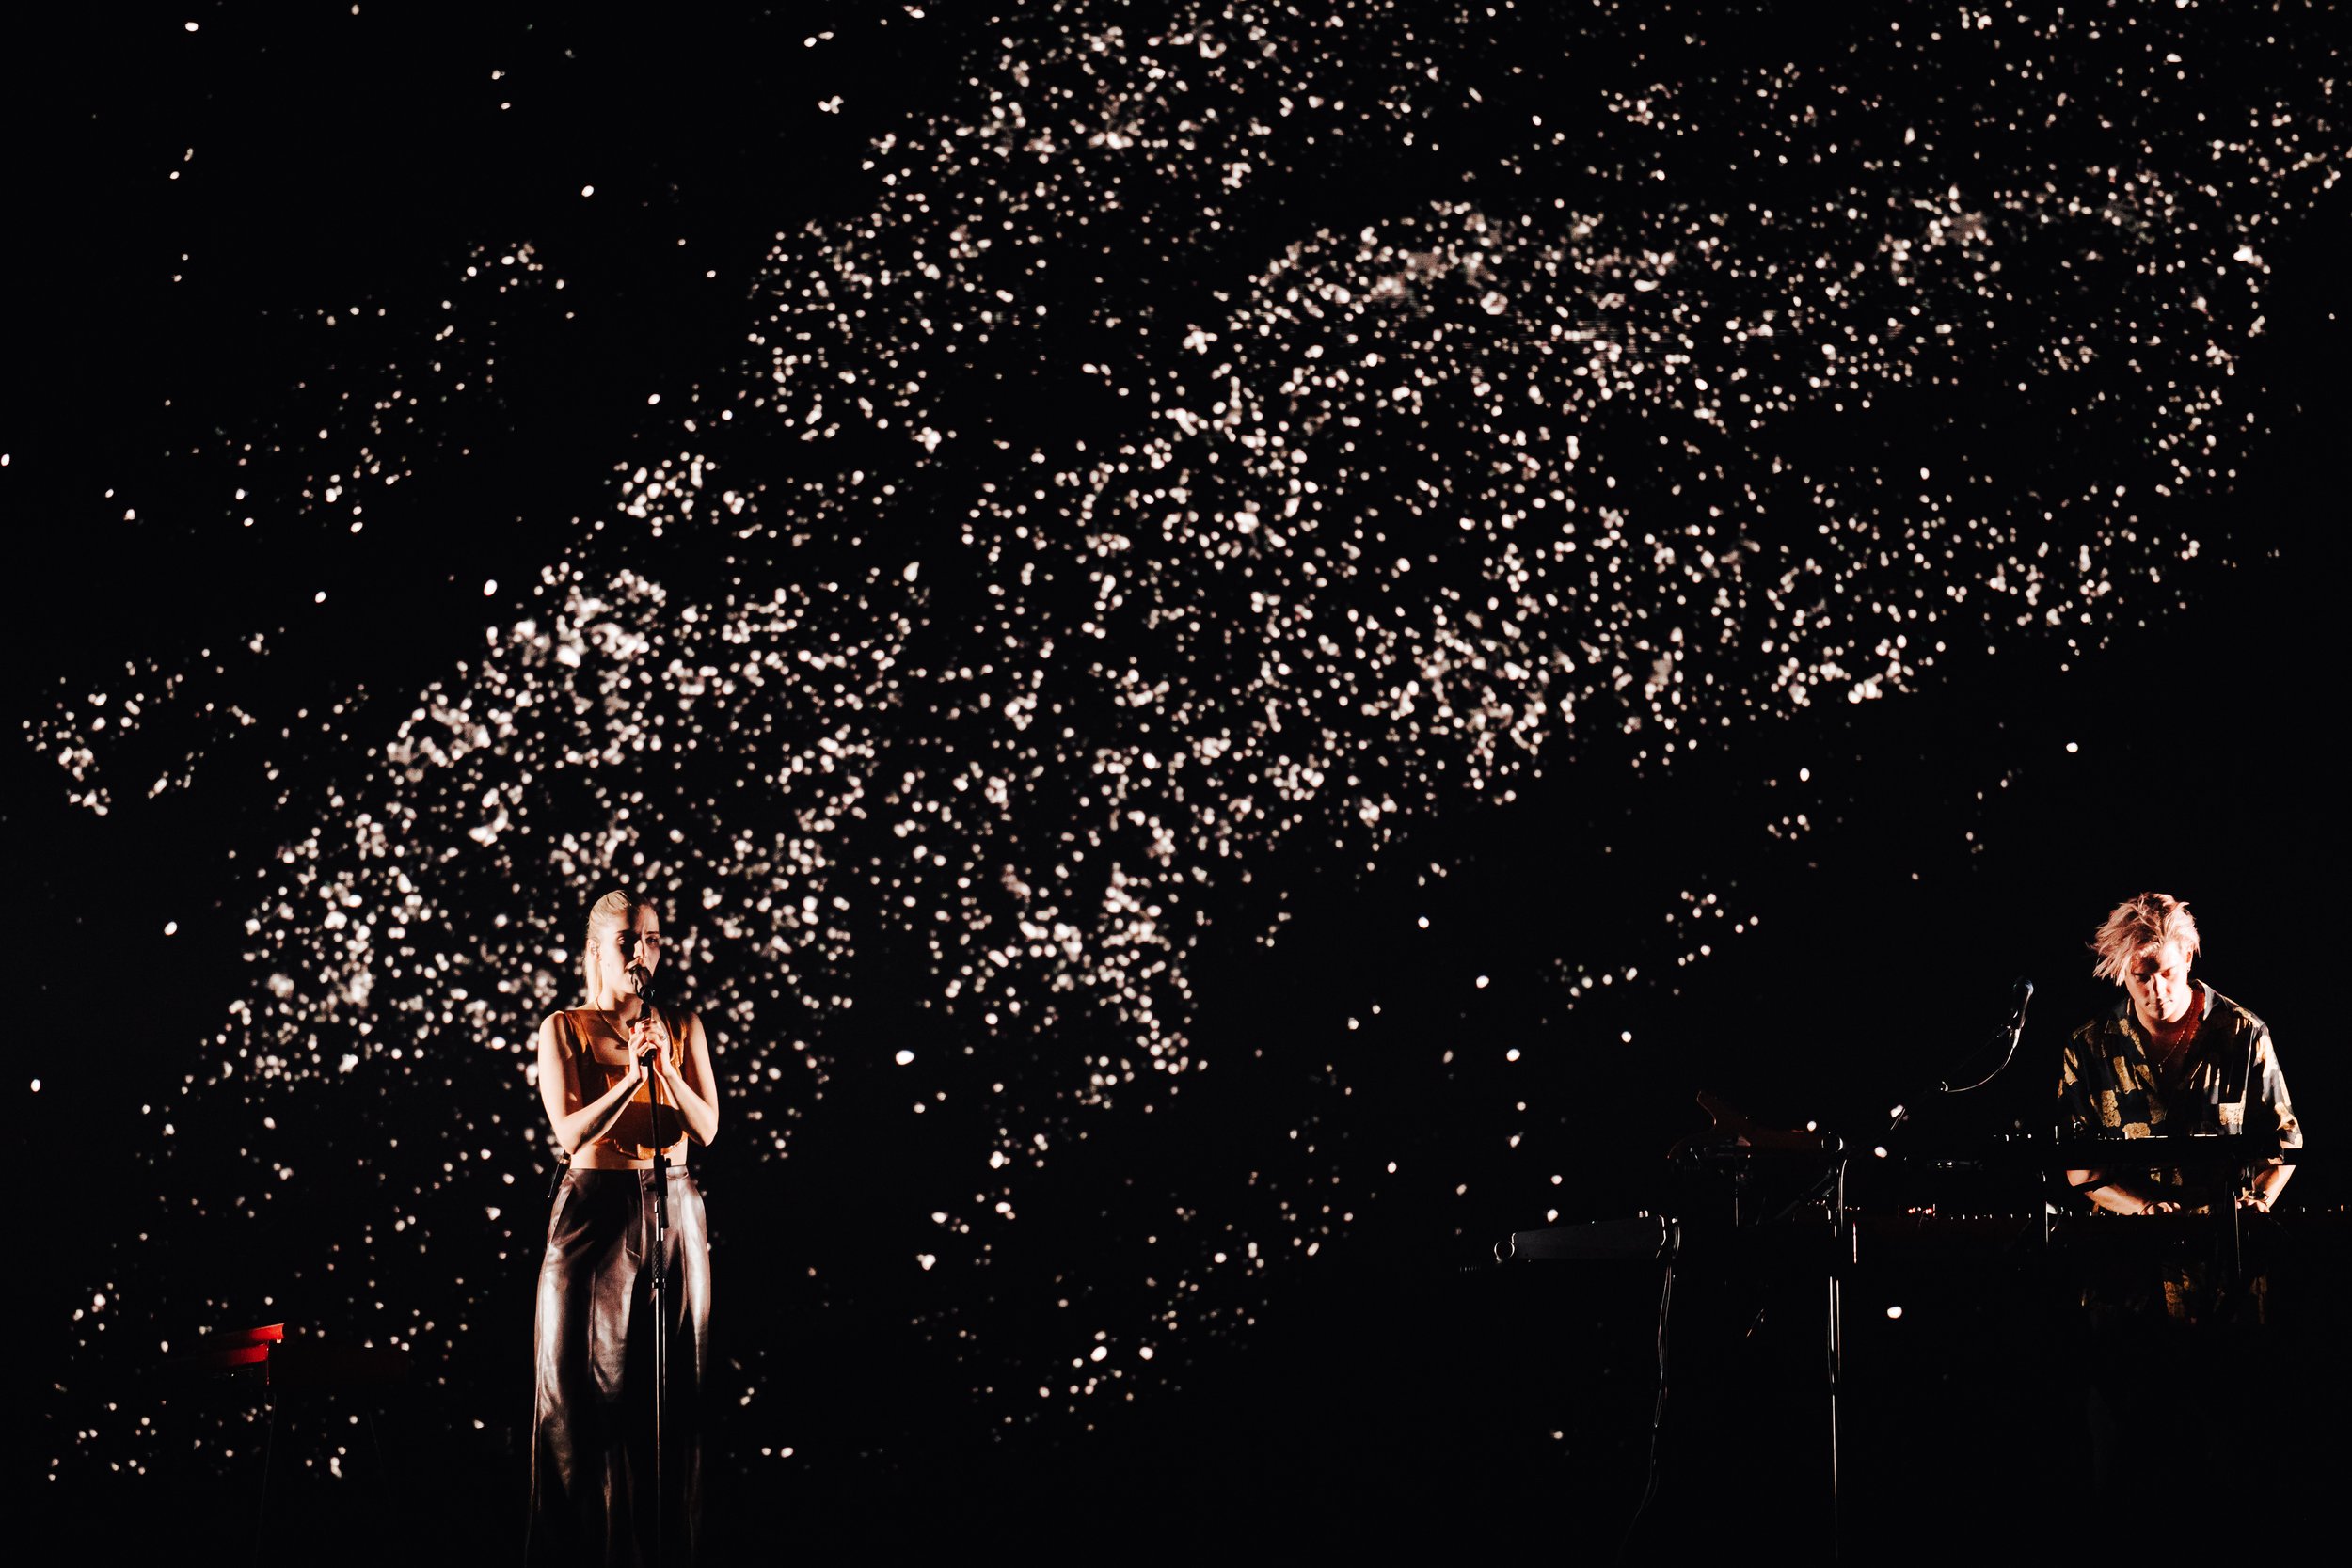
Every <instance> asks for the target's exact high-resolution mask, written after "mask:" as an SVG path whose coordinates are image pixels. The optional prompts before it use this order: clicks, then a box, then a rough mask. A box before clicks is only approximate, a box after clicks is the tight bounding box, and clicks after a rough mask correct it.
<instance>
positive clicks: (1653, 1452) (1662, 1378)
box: [1616, 1227, 1682, 1562]
mask: <svg viewBox="0 0 2352 1568" xmlns="http://www.w3.org/2000/svg"><path fill="white" fill-rule="evenodd" d="M1681 1247H1682V1233H1681V1229H1680V1227H1677V1228H1676V1231H1675V1235H1674V1239H1673V1240H1672V1241H1670V1242H1668V1243H1666V1277H1665V1280H1664V1281H1663V1282H1662V1283H1661V1285H1660V1286H1659V1288H1658V1402H1657V1404H1656V1405H1655V1406H1654V1407H1653V1408H1652V1409H1651V1411H1650V1418H1649V1475H1648V1478H1647V1479H1646V1480H1645V1482H1644V1484H1643V1486H1642V1500H1641V1501H1640V1502H1639V1503H1636V1504H1635V1505H1634V1508H1633V1517H1632V1518H1631V1519H1629V1520H1628V1521H1626V1527H1625V1534H1624V1536H1623V1537H1621V1538H1620V1539H1619V1540H1618V1542H1617V1555H1616V1560H1617V1561H1619V1562H1623V1561H1624V1560H1625V1553H1626V1548H1627V1547H1628V1546H1630V1545H1631V1544H1633V1532H1634V1531H1635V1530H1637V1529H1639V1528H1641V1527H1642V1517H1643V1515H1644V1514H1646V1513H1648V1512H1649V1505H1650V1502H1651V1499H1653V1498H1655V1497H1657V1496H1658V1438H1659V1434H1660V1433H1661V1432H1663V1431H1664V1430H1665V1427H1666V1390H1667V1383H1666V1324H1667V1321H1668V1319H1669V1318H1670V1317H1671V1315H1672V1313H1673V1310H1674V1299H1675V1254H1676V1253H1677V1252H1678V1251H1680V1250H1681Z"/></svg>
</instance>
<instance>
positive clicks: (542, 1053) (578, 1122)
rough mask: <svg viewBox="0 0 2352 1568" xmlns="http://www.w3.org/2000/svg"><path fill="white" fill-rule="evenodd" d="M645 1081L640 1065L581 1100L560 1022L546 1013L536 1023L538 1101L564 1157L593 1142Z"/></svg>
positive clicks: (576, 1071)
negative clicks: (544, 1018)
mask: <svg viewBox="0 0 2352 1568" xmlns="http://www.w3.org/2000/svg"><path fill="white" fill-rule="evenodd" d="M644 1081H645V1070H644V1067H643V1066H642V1065H640V1066H632V1067H631V1068H630V1069H628V1071H627V1072H624V1073H623V1074H621V1078H620V1082H618V1083H616V1084H614V1085H612V1087H611V1088H609V1089H607V1090H605V1091H604V1093H602V1094H600V1095H598V1096H597V1097H596V1099H594V1100H591V1101H586V1102H585V1103H582V1101H581V1099H580V1095H581V1089H580V1069H579V1068H578V1066H577V1065H576V1064H575V1062H574V1060H573V1057H572V1053H571V1052H570V1051H569V1050H568V1049H567V1048H566V1046H565V1043H564V1025H563V1023H562V1022H560V1020H559V1019H558V1018H556V1017H553V1016H550V1017H549V1018H548V1020H547V1021H546V1022H543V1023H541V1024H540V1025H539V1103H540V1105H541V1106H542V1107H543V1108H544V1109H545V1110H546V1111H547V1113H548V1126H549V1127H551V1128H553V1129H554V1130H555V1141H556V1143H557V1144H558V1145H559V1146H560V1147H561V1148H563V1150H564V1156H565V1158H567V1159H568V1158H569V1157H571V1156H572V1155H575V1154H577V1153H579V1152H580V1149H581V1148H583V1147H585V1146H586V1145H589V1144H592V1143H595V1142H596V1140H597V1139H598V1138H601V1137H603V1136H604V1135H605V1134H606V1133H607V1132H611V1131H612V1124H613V1123H614V1122H616V1121H618V1120H620V1119H621V1112H622V1110H623V1109H624V1108H625V1107H626V1106H627V1105H628V1100H629V1096H631V1095H633V1094H635V1093H636V1092H637V1085H640V1084H642V1083H644Z"/></svg>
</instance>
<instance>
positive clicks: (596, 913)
mask: <svg viewBox="0 0 2352 1568" xmlns="http://www.w3.org/2000/svg"><path fill="white" fill-rule="evenodd" d="M644 907H645V901H644V899H642V898H640V897H638V896H637V895H635V894H633V893H631V892H629V891H628V889H627V888H617V887H616V888H614V889H613V890H612V892H611V893H608V894H606V895H604V896H603V897H601V898H599V899H597V900H596V902H595V903H593V904H591V905H589V906H588V936H587V940H586V941H585V942H582V943H581V944H580V982H581V984H583V985H585V986H586V987H587V988H588V1003H587V1005H588V1006H591V1007H593V1006H596V943H597V942H599V941H600V940H601V939H602V937H603V934H604V933H605V932H607V931H613V930H618V929H620V928H621V927H625V926H628V924H630V923H631V922H632V921H634V920H635V919H636V918H637V911H639V910H642V909H644Z"/></svg>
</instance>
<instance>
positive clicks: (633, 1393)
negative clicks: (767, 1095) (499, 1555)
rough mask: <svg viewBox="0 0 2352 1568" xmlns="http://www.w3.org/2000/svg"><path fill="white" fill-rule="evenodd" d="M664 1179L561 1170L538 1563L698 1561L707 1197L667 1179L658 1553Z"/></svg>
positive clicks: (681, 1176) (553, 1214)
mask: <svg viewBox="0 0 2352 1568" xmlns="http://www.w3.org/2000/svg"><path fill="white" fill-rule="evenodd" d="M660 1176H661V1172H660V1171H659V1170H583V1169H579V1168H574V1169H572V1170H569V1171H567V1172H565V1173H564V1179H563V1180H562V1181H561V1182H560V1183H559V1184H558V1186H557V1188H556V1194H555V1202H554V1206H553V1208H552V1209H551V1210H550V1212H548V1245H547V1252H546V1254H545V1255H544V1256H543V1257H542V1259H541V1260H540V1263H539V1299H538V1311H537V1319H536V1323H535V1332H534V1338H535V1339H536V1348H537V1360H538V1399H537V1403H536V1407H535V1409H534V1410H533V1413H532V1454H531V1533H530V1538H529V1543H528V1550H527V1552H526V1556H527V1558H528V1560H530V1561H531V1562H533V1563H542V1562H546V1563H553V1562H561V1563H565V1564H568V1565H571V1568H596V1565H598V1564H603V1565H608V1568H624V1565H627V1568H639V1565H652V1564H662V1565H672V1564H679V1563H689V1562H691V1561H692V1560H694V1551H695V1547H696V1544H697V1538H698V1536H699V1535H700V1533H701V1522H702V1432H701V1427H702V1422H701V1412H702V1395H703V1390H704V1387H705V1377H706V1374H707V1370H708V1366H707V1364H708V1359H709V1344H710V1245H709V1238H708V1232H707V1228H706V1221H705V1216H704V1212H703V1198H702V1193H701V1191H700V1190H699V1189H698V1188H697V1187H696V1186H695V1185H694V1179H693V1178H692V1177H691V1176H690V1175H688V1174H687V1171H686V1168H685V1167H684V1166H682V1165H674V1166H672V1167H670V1170H669V1195H668V1203H669V1229H668V1233H667V1235H668V1243H667V1246H666V1247H665V1249H664V1250H665V1252H666V1253H667V1259H666V1262H667V1265H668V1268H667V1274H668V1277H667V1280H666V1283H665V1285H664V1289H663V1295H664V1301H663V1304H662V1308H663V1316H664V1317H665V1318H666V1319H667V1320H668V1321H667V1323H665V1324H663V1325H662V1333H663V1339H664V1349H665V1351H666V1361H667V1365H666V1366H665V1368H664V1369H663V1374H664V1379H665V1381H666V1383H667V1387H668V1397H667V1398H666V1399H664V1400H663V1401H662V1402H661V1423H660V1430H661V1464H660V1477H661V1493H662V1497H661V1509H660V1516H661V1534H662V1536H663V1537H665V1538H666V1540H665V1543H664V1549H662V1550H660V1551H657V1550H656V1549H655V1544H654V1528H655V1527H654V1518H655V1506H654V1502H655V1494H654V1476H655V1465H654V1397H653V1383H654V1354H653V1352H654V1337H655V1333H656V1332H657V1331H656V1327H655V1323H654V1311H653V1293H652V1281H653V1271H652V1267H651V1261H652V1259H651V1251H652V1246H653V1238H654V1233H655V1224H654V1218H655V1216H654V1204H655V1195H656V1189H655V1183H656V1181H657V1180H660Z"/></svg>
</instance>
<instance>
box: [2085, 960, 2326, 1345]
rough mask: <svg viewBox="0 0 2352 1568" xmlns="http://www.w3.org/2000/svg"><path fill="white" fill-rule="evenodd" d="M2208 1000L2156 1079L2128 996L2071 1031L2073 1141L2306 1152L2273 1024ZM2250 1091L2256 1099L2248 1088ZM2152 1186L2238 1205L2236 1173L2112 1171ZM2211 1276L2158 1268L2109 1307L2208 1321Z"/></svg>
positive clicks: (2187, 1199)
mask: <svg viewBox="0 0 2352 1568" xmlns="http://www.w3.org/2000/svg"><path fill="white" fill-rule="evenodd" d="M2200 990H2201V993H2202V997H2203V1002H2204V1013H2203V1016H2202V1017H2201V1019H2200V1020H2199V1021H2198V1024H2197V1033H2196V1034H2195V1035H2194V1036H2193V1037H2191V1038H2190V1040H2189V1043H2188V1045H2187V1047H2186V1048H2185V1050H2184V1051H2183V1052H2182V1053H2181V1056H2180V1058H2179V1059H2178V1060H2177V1061H2174V1062H2171V1063H2169V1064H2168V1065H2167V1066H2166V1068H2165V1069H2164V1070H2162V1071H2159V1070H2158V1069H2157V1068H2156V1066H2155V1065H2154V1064H2155V1060H2156V1053H2154V1052H2153V1050H2152V1048H2151V1045H2150V1042H2149V1038H2148V1032H2147V1031H2146V1030H2145V1029H2143V1028H2141V1027H2140V1022H2139V1019H2138V1017H2137V1015H2136V1014H2135V1013H2134V1012H2133V1011H2132V1005H2131V1001H2130V999H2129V998H2128V997H2127V998H2125V999H2124V1000H2123V1001H2122V1002H2120V1003H2118V1004H2117V1005H2116V1006H2115V1009H2114V1011H2112V1012H2111V1013H2109V1014H2108V1015H2107V1016H2106V1017H2105V1018H2101V1019H2095V1020H2093V1021H2092V1022H2089V1023H2086V1024H2084V1025H2083V1026H2082V1027H2081V1028H2080V1029H2077V1030H2075V1031H2074V1037H2073V1038H2071V1039H2069V1040H2068V1041H2067V1042H2066V1049H2065V1051H2064V1052H2063V1053H2062V1054H2061V1057H2060V1067H2059V1073H2058V1116H2059V1121H2060V1125H2061V1127H2062V1129H2063V1131H2064V1133H2065V1135H2066V1136H2069V1137H2076V1138H2081V1137H2091V1138H2097V1137H2108V1138H2117V1139H2130V1138H2149V1137H2159V1136H2161V1137H2181V1136H2195V1135H2197V1134H2200V1133H2214V1132H2224V1133H2234V1132H2246V1133H2249V1134H2252V1135H2255V1136H2261V1135H2264V1134H2267V1133H2274V1132H2275V1134H2276V1135H2277V1137H2278V1140H2279V1147H2280V1148H2302V1147H2303V1128H2302V1124H2301V1123H2300V1122H2298V1121H2296V1117H2295V1106H2294V1103H2293V1102H2292V1101H2290V1100H2289V1099H2288V1098H2287V1082H2286V1079H2285V1077H2284V1076H2283V1075H2281V1074H2280V1070H2279V1055H2278V1053H2277V1051H2276V1050H2274V1049H2273V1048H2272V1045H2271V1040H2270V1026H2269V1025H2268V1024H2266V1023H2265V1022H2263V1021H2262V1020H2261V1019H2259V1018H2256V1017H2255V1016H2254V1015H2253V1014H2252V1013H2249V1012H2248V1011H2247V1010H2246V1009H2245V1008H2243V1007H2241V1006H2238V1005H2237V1004H2236V1003H2234V1002H2233V1001H2231V1000H2230V999H2229V998H2228V997H2226V996H2223V995H2222V994H2221V993H2220V992H2219V991H2217V990H2214V989H2213V988H2212V987H2211V986H2208V985H2204V984H2203V983H2202V982H2200ZM2249 1084H2250V1085H2251V1089H2250V1092H2249ZM2106 1174H2107V1175H2109V1176H2110V1177H2113V1176H2118V1175H2121V1176H2125V1177H2127V1178H2128V1179H2130V1180H2136V1181H2139V1182H2141V1183H2143V1184H2146V1185H2150V1186H2163V1187H2178V1188H2183V1189H2184V1190H2183V1191H2182V1192H2181V1193H2180V1194H2179V1195H2178V1200H2179V1201H2180V1202H2181V1203H2182V1204H2183V1205H2184V1206H2185V1207H2186V1208H2189V1209H2192V1210H2197V1209H2203V1208H2205V1207H2207V1206H2209V1205H2213V1204H2228V1203H2230V1202H2232V1201H2233V1196H2232V1191H2231V1189H2232V1187H2233V1185H2234V1183H2235V1181H2236V1180H2237V1172H2236V1170H2235V1169H2234V1168H2233V1167H2230V1168H2222V1169H2215V1170H2206V1171H2198V1170H2188V1171H2181V1170H2152V1171H2145V1172H2141V1171H2133V1170H2129V1169H2128V1168H2126V1169H2124V1170H2121V1171H2119V1170H2115V1169H2109V1170H2108V1171H2107V1173H2106ZM2207 1276H2208V1271H2207V1270H2205V1269H2204V1268H2202V1267H2201V1266H2186V1267H2180V1268H2167V1269H2163V1270H2160V1271H2159V1272H2158V1275H2157V1276H2156V1277H2154V1278H2151V1279H2146V1280H2143V1281H2140V1282H2138V1283H2139V1285H2140V1286H2141V1287H2142V1288H2140V1289H2131V1290H2126V1291H2122V1292H2121V1295H2120V1298H2117V1297H2109V1298H2108V1300H2107V1302H2106V1303H2105V1304H2106V1305H2115V1306H2121V1307H2124V1308H2125V1309H2126V1310H2131V1309H2134V1308H2136V1307H2140V1306H2141V1305H2142V1304H2143V1303H2144V1305H2145V1306H2146V1307H2151V1308H2153V1307H2155V1306H2156V1303H2157V1301H2159V1300H2160V1301H2161V1303H2162V1308H2161V1309H2162V1311H2163V1313H2164V1315H2165V1316H2166V1317H2168V1318H2169V1319H2171V1320H2172V1321H2174V1322H2175V1323H2195V1322H2198V1321H2201V1320H2202V1319H2205V1318H2207V1317H2209V1316H2210V1315H2211V1311H2212V1307H2213V1305H2214V1304H2213V1302H2212V1300H2211V1292H2210V1291H2209V1290H2208V1288H2207V1285H2208V1277H2207ZM2249 1283H2250V1285H2251V1287H2252V1294H2253V1297H2254V1307H2255V1311H2256V1314H2257V1316H2258V1317H2259V1315H2260V1313H2261V1311H2262V1306H2263V1303H2262V1298H2263V1296H2264V1295H2265V1293H2266V1292H2265V1290H2264V1285H2265V1283H2266V1282H2265V1281H2262V1280H2259V1279H2258V1280H2255V1281H2252V1282H2249ZM2103 1295H2106V1292H2101V1291H2093V1292H2087V1293H2086V1295H2085V1297H2084V1302H2085V1305H2086V1306H2098V1305H2103V1303H2102V1302H2100V1301H2099V1300H2097V1299H2094V1298H2096V1297H2099V1296H2103Z"/></svg>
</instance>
